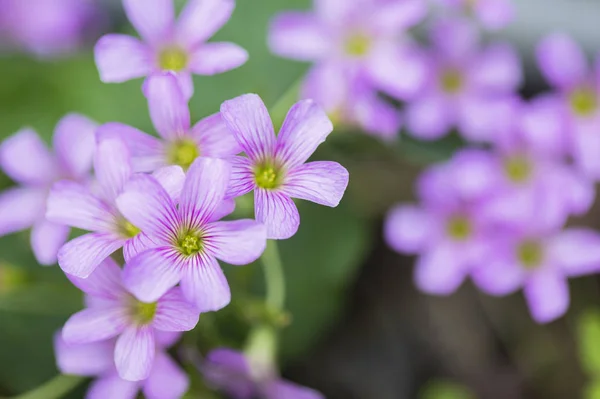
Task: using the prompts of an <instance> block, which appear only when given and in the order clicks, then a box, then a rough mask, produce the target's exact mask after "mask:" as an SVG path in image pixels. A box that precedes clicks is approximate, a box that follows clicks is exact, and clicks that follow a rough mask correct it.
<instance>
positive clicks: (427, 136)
mask: <svg viewBox="0 0 600 399" xmlns="http://www.w3.org/2000/svg"><path fill="white" fill-rule="evenodd" d="M453 119H454V118H453V116H452V115H451V106H450V105H449V104H448V102H447V101H446V100H445V99H444V98H443V97H441V96H438V95H432V94H430V95H426V96H424V97H421V98H419V99H416V100H415V101H414V102H412V103H410V104H408V105H407V107H406V128H407V131H408V133H409V134H410V135H412V136H414V137H416V138H419V139H421V140H437V139H439V138H441V137H442V136H445V135H446V134H448V132H449V131H450V127H451V126H452V124H453V123H454V120H453Z"/></svg>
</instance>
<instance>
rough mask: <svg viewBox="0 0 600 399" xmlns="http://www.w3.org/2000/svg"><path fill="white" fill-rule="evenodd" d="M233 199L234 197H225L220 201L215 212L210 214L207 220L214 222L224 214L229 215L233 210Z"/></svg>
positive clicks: (224, 215)
mask: <svg viewBox="0 0 600 399" xmlns="http://www.w3.org/2000/svg"><path fill="white" fill-rule="evenodd" d="M235 205H236V204H235V200H234V199H226V200H223V202H221V205H219V206H218V207H217V209H216V210H215V213H213V214H212V216H211V218H210V219H209V221H211V222H216V221H218V220H221V219H223V218H224V217H226V216H229V215H231V214H232V213H233V211H235Z"/></svg>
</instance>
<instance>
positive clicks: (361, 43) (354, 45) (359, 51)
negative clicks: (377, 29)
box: [345, 33, 371, 57]
mask: <svg viewBox="0 0 600 399" xmlns="http://www.w3.org/2000/svg"><path fill="white" fill-rule="evenodd" d="M345 49H346V54H348V55H350V56H352V57H362V56H364V55H366V54H367V53H368V52H369V50H370V49H371V38H370V37H368V36H367V35H364V34H361V33H355V34H353V35H350V36H349V37H348V38H347V39H346V47H345Z"/></svg>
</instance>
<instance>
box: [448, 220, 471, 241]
mask: <svg viewBox="0 0 600 399" xmlns="http://www.w3.org/2000/svg"><path fill="white" fill-rule="evenodd" d="M446 232H447V233H448V235H449V236H450V237H451V238H452V239H454V240H456V241H463V240H466V239H467V238H469V237H470V236H471V234H473V226H472V224H471V221H470V220H469V219H468V218H466V217H465V216H453V217H451V218H450V219H449V220H448V222H447V224H446Z"/></svg>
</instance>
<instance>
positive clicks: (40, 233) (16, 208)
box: [0, 114, 96, 265]
mask: <svg viewBox="0 0 600 399" xmlns="http://www.w3.org/2000/svg"><path fill="white" fill-rule="evenodd" d="M95 129H96V125H95V123H94V122H92V121H90V120H89V119H87V118H85V117H83V116H81V115H75V114H71V115H67V116H65V117H64V118H63V119H61V120H60V122H59V123H58V125H57V126H56V130H55V132H54V139H53V142H54V149H55V154H52V153H50V151H48V148H47V146H46V144H45V143H44V142H43V141H42V140H41V139H40V137H39V136H38V135H37V133H36V132H35V131H34V130H32V129H28V128H27V129H23V130H21V131H19V132H18V133H16V134H15V135H14V136H12V137H9V138H7V139H6V140H5V141H4V142H3V143H2V145H0V167H1V168H2V170H4V172H5V173H6V174H7V175H8V176H9V177H10V178H12V179H13V180H14V181H15V182H17V183H19V184H20V186H18V187H15V188H9V189H8V190H6V191H4V192H3V193H1V194H0V236H3V235H6V234H10V233H14V232H16V231H20V230H24V229H27V228H30V227H32V231H31V246H32V248H33V253H34V255H35V257H36V259H37V260H38V262H39V263H41V264H44V265H51V264H53V263H55V262H56V254H57V252H58V249H59V248H60V247H61V246H62V245H63V244H64V243H65V241H66V240H67V237H68V235H69V228H68V227H67V226H65V225H63V224H57V223H53V222H51V221H49V220H47V219H46V218H45V212H46V197H47V195H48V190H49V189H50V187H51V185H52V183H54V182H55V181H57V180H60V179H71V180H73V181H84V180H86V179H87V176H88V174H89V169H90V167H91V164H92V154H93V151H94V130H95Z"/></svg>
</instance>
